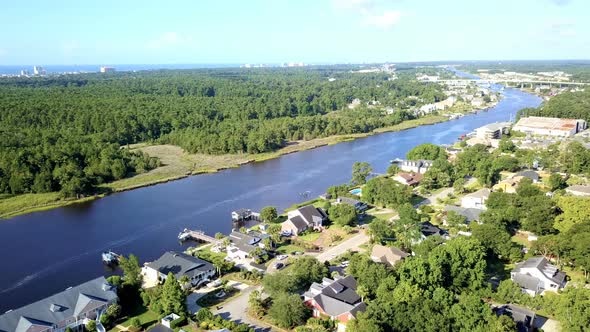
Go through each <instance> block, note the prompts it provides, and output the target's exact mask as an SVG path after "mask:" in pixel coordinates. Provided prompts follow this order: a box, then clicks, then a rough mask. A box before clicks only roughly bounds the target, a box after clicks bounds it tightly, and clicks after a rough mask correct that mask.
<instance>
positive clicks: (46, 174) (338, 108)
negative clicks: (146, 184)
mask: <svg viewBox="0 0 590 332" xmlns="http://www.w3.org/2000/svg"><path fill="white" fill-rule="evenodd" d="M398 77H399V78H398V79H396V80H390V78H391V74H389V73H385V72H383V73H371V74H357V73H352V72H351V71H350V68H339V67H326V68H322V67H314V68H302V69H300V68H289V69H281V68H273V69H255V70H252V69H202V70H162V71H146V72H121V73H112V74H79V75H62V76H50V77H45V78H5V79H2V80H0V194H23V193H43V192H54V191H59V192H61V193H62V194H63V196H64V197H77V196H80V195H84V194H91V193H94V192H95V191H96V188H97V186H98V185H100V184H102V183H106V182H109V181H112V180H117V179H121V178H124V177H128V176H131V175H133V174H137V173H142V172H145V171H147V170H150V169H152V168H154V167H157V166H158V163H159V162H158V160H156V159H154V158H150V157H149V156H147V155H142V154H140V153H132V152H129V151H127V150H126V149H125V148H121V147H125V146H127V145H128V144H132V143H137V142H156V143H165V144H173V145H177V146H180V147H182V148H183V149H184V150H185V151H187V152H189V153H206V154H226V153H243V152H247V153H262V152H268V151H273V150H276V149H278V148H281V147H283V146H285V144H287V142H288V141H293V140H309V139H313V138H318V137H326V136H331V135H336V134H353V133H366V132H370V131H372V130H374V129H376V128H380V127H385V126H391V125H395V124H398V123H400V122H402V121H404V120H408V119H412V118H413V115H412V114H411V113H410V112H409V111H408V110H409V109H410V108H412V107H414V106H415V105H416V104H417V103H418V104H420V103H430V102H435V101H439V100H441V99H444V94H443V93H442V91H441V90H440V87H438V86H436V85H425V84H421V83H419V82H417V81H416V80H415V79H414V77H415V72H414V71H412V70H404V71H402V72H401V73H399V74H398ZM409 96H414V97H418V98H410V99H408V98H407V97H409ZM355 98H358V99H360V100H362V103H361V104H360V105H359V107H356V108H354V109H349V108H348V107H347V105H348V104H350V103H351V102H352V101H353V100H354V99H355ZM370 101H379V103H378V106H375V107H373V106H371V107H370V106H368V105H367V102H370ZM386 106H388V107H392V108H394V110H395V111H394V112H393V113H392V114H387V115H386V114H385V113H384V111H383V108H384V107H386Z"/></svg>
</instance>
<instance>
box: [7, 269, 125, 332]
mask: <svg viewBox="0 0 590 332" xmlns="http://www.w3.org/2000/svg"><path fill="white" fill-rule="evenodd" d="M117 301H118V297H117V290H116V288H115V287H114V286H112V285H111V284H109V283H108V282H107V281H106V279H105V278H104V277H100V278H96V279H94V280H90V281H87V282H85V283H83V284H81V285H78V286H75V287H70V288H68V289H66V290H65V291H63V292H61V293H57V294H54V295H52V296H49V297H47V298H45V299H43V300H40V301H37V302H35V303H31V304H29V305H27V306H24V307H22V308H18V309H15V310H10V311H7V312H6V313H4V314H2V315H0V331H2V332H15V331H16V332H54V331H55V332H57V331H60V332H62V331H64V330H65V329H66V328H67V327H69V328H71V329H73V330H81V329H82V328H83V325H85V324H86V323H88V322H89V321H90V320H94V319H96V318H97V317H98V316H99V315H100V313H102V312H104V311H105V310H106V309H107V308H108V307H109V306H110V305H111V304H113V303H116V302H117ZM100 328H103V330H104V327H102V326H100Z"/></svg>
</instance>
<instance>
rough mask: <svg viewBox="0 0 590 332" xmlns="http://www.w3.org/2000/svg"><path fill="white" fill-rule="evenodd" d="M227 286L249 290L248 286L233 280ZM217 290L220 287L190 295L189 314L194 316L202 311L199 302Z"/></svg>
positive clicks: (208, 288) (206, 288) (203, 289)
mask: <svg viewBox="0 0 590 332" xmlns="http://www.w3.org/2000/svg"><path fill="white" fill-rule="evenodd" d="M227 284H228V285H230V286H233V287H234V288H237V289H239V290H240V291H242V290H244V289H246V288H248V285H246V284H242V283H240V282H237V281H233V280H230V281H229V282H228V283H227ZM215 288H218V287H203V288H199V289H197V290H195V291H193V292H192V293H190V294H189V296H187V297H186V308H187V310H188V312H190V313H193V314H194V313H196V312H197V311H199V310H201V306H200V305H198V304H197V301H198V300H199V299H200V298H202V297H203V296H205V295H207V293H209V292H210V291H212V290H214V289H215Z"/></svg>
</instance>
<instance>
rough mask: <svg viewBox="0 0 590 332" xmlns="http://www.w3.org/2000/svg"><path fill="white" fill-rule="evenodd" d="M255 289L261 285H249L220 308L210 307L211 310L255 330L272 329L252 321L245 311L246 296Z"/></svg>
mask: <svg viewBox="0 0 590 332" xmlns="http://www.w3.org/2000/svg"><path fill="white" fill-rule="evenodd" d="M255 289H258V290H260V289H261V287H255V286H250V287H248V288H246V289H244V290H243V291H242V292H241V294H240V295H239V296H238V297H236V298H234V299H233V300H231V301H229V302H226V303H225V304H224V305H223V307H222V308H221V309H219V310H217V309H216V308H211V312H213V313H214V314H216V315H220V316H221V317H223V319H227V320H231V321H234V322H236V323H244V324H248V325H250V327H252V328H254V329H255V330H256V331H257V332H270V331H274V330H273V329H272V328H270V327H263V326H260V325H261V323H260V322H257V321H254V320H253V319H252V318H250V316H248V313H247V312H246V311H247V310H248V298H249V296H250V293H252V291H253V290H255Z"/></svg>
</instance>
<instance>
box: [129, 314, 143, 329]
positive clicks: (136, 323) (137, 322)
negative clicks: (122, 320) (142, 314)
mask: <svg viewBox="0 0 590 332" xmlns="http://www.w3.org/2000/svg"><path fill="white" fill-rule="evenodd" d="M130 325H131V327H135V328H138V329H140V328H141V321H140V320H139V318H137V317H135V318H132V319H131V322H130Z"/></svg>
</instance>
